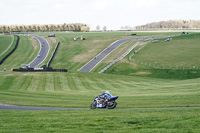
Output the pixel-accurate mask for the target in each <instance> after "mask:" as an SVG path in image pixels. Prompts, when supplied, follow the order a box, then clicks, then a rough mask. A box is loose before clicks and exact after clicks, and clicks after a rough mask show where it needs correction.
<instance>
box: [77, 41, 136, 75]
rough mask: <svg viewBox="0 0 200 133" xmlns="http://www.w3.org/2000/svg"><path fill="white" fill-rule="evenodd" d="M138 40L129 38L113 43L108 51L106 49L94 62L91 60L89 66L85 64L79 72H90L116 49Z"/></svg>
mask: <svg viewBox="0 0 200 133" xmlns="http://www.w3.org/2000/svg"><path fill="white" fill-rule="evenodd" d="M137 39H138V38H129V39H121V40H118V41H116V42H114V43H112V44H111V45H110V46H108V47H107V48H106V49H104V50H103V51H102V52H101V53H100V54H98V55H97V56H95V57H94V58H93V59H92V60H90V61H89V62H88V63H87V64H85V65H84V66H83V67H82V68H80V69H79V70H78V71H81V72H90V71H91V70H92V69H93V68H94V67H95V66H96V65H97V64H98V63H100V62H101V61H102V60H103V59H104V58H105V57H106V56H108V55H109V54H110V53H111V52H112V51H113V50H114V49H116V48H117V47H118V46H120V45H121V44H123V43H125V42H127V41H130V40H137Z"/></svg>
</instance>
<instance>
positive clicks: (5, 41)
mask: <svg viewBox="0 0 200 133" xmlns="http://www.w3.org/2000/svg"><path fill="white" fill-rule="evenodd" d="M12 41H13V43H12ZM16 41H17V37H16V36H9V35H0V60H2V59H3V58H4V57H5V56H6V55H7V54H8V53H9V52H11V51H12V49H13V48H14V47H15V44H16ZM11 43H12V44H11ZM9 47H10V48H9Z"/></svg>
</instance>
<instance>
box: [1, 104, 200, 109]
mask: <svg viewBox="0 0 200 133" xmlns="http://www.w3.org/2000/svg"><path fill="white" fill-rule="evenodd" d="M191 108H200V107H166V108H164V107H163V108H116V109H123V110H149V109H191ZM0 109H9V110H88V109H89V108H50V107H24V106H11V105H1V104H0Z"/></svg>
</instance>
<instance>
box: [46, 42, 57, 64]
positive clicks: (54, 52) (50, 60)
mask: <svg viewBox="0 0 200 133" xmlns="http://www.w3.org/2000/svg"><path fill="white" fill-rule="evenodd" d="M59 45H60V42H58V43H57V45H56V47H55V49H54V51H53V54H52V55H51V58H50V59H49V61H48V63H47V67H49V66H50V64H51V62H52V60H53V57H54V55H55V54H56V51H57V49H58V46H59Z"/></svg>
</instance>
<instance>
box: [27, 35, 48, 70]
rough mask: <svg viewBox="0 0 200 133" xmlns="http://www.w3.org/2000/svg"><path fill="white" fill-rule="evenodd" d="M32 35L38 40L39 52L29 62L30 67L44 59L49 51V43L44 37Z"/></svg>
mask: <svg viewBox="0 0 200 133" xmlns="http://www.w3.org/2000/svg"><path fill="white" fill-rule="evenodd" d="M32 37H34V38H36V39H37V40H38V41H39V42H40V52H39V53H38V55H37V57H36V58H35V59H34V60H33V61H32V62H31V63H30V64H29V65H30V68H34V67H36V66H37V65H39V64H40V63H41V62H42V61H43V60H45V59H46V57H47V55H48V53H49V44H48V42H47V41H46V39H44V38H42V37H40V36H35V35H32Z"/></svg>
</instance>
